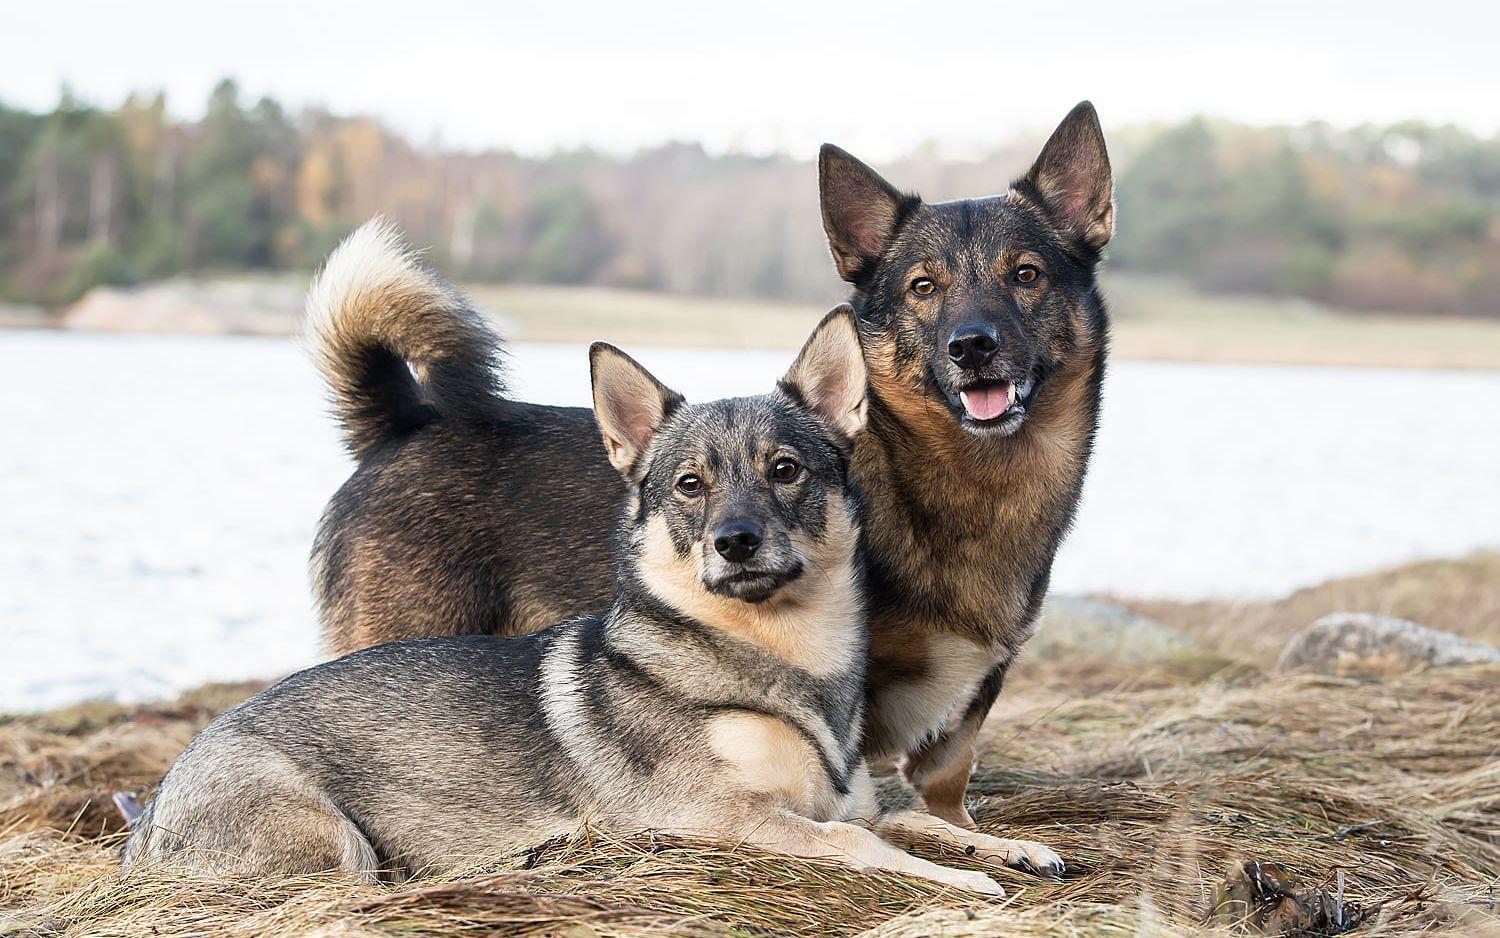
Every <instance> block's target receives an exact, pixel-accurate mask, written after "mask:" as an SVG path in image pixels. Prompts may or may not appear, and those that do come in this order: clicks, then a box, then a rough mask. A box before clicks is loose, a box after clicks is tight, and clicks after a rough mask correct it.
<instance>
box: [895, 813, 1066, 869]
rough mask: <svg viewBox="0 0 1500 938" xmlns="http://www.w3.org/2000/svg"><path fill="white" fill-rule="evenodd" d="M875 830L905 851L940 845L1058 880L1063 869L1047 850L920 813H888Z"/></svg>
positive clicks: (1024, 841)
mask: <svg viewBox="0 0 1500 938" xmlns="http://www.w3.org/2000/svg"><path fill="white" fill-rule="evenodd" d="M875 829H876V830H877V831H879V832H880V833H882V834H884V835H886V836H888V837H890V838H891V839H892V840H894V841H896V842H897V843H900V844H902V845H904V846H908V847H921V846H924V845H928V846H931V845H941V846H944V847H948V848H953V849H958V850H962V851H963V852H964V853H966V854H968V855H969V856H971V857H974V858H975V859H978V860H983V861H984V862H986V863H994V864H998V865H1000V866H1008V867H1010V868H1012V869H1017V870H1024V871H1026V872H1028V873H1035V874H1036V875H1038V876H1061V875H1062V873H1063V870H1064V869H1065V865H1064V864H1063V860H1062V857H1060V856H1058V855H1057V853H1056V852H1055V851H1053V849H1052V848H1051V847H1048V846H1047V845H1046V844H1039V843H1037V842H1036V841H1034V840H1006V839H1004V838H1001V837H991V836H990V835H989V834H981V833H979V832H978V831H972V830H968V829H966V828H962V827H959V826H957V825H956V824H950V823H948V822H947V821H945V820H943V819H942V818H938V817H933V816H932V815H930V814H923V813H922V812H920V811H908V810H900V811H892V812H891V813H889V814H886V815H883V816H881V818H880V820H879V821H877V822H876V824H875Z"/></svg>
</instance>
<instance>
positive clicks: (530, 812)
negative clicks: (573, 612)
mask: <svg viewBox="0 0 1500 938" xmlns="http://www.w3.org/2000/svg"><path fill="white" fill-rule="evenodd" d="M591 363H592V366H593V375H594V385H595V401H596V409H597V411H598V415H599V425H600V429H601V431H602V434H603V436H604V439H605V441H606V442H607V444H608V448H609V452H610V460H611V462H612V463H613V464H614V466H615V467H616V468H617V469H618V470H619V471H620V473H621V475H622V477H623V478H624V479H625V480H626V481H627V483H628V484H629V485H630V486H631V492H632V497H631V498H630V499H628V500H627V502H626V504H625V505H624V506H622V507H623V508H624V511H623V512H622V515H621V517H620V519H619V522H620V523H619V526H618V536H619V538H620V540H621V545H622V553H623V554H624V556H625V557H626V558H627V559H626V561H625V562H624V563H622V564H621V569H620V580H619V586H618V592H617V594H616V597H615V601H614V603H613V605H612V606H611V608H610V609H609V611H608V612H605V613H599V614H595V615H591V616H583V617H581V618H578V619H574V620H571V621H568V622H564V623H560V624H558V625H556V626H555V627H553V628H550V629H545V630H543V631H541V632H538V633H534V634H531V635H526V636H520V637H511V638H499V637H493V636H450V637H442V638H427V639H416V640H413V641H409V642H397V643H390V644H384V645H378V646H376V647H374V648H369V649H365V650H363V651H360V652H356V653H354V654H352V655H349V656H347V657H344V658H340V659H338V660H336V661H333V662H329V663H327V664H324V665H321V666H319V667H316V668H312V669H309V670H306V671H303V672H300V673H298V674H296V675H293V676H292V677H290V678H288V679H287V680H285V681H283V682H281V683H280V684H278V685H276V686H275V687H273V688H270V689H268V690H266V691H264V692H262V693H260V694H258V695H256V696H255V697H253V698H251V699H250V700H249V701H247V702H245V703H244V704H241V705H240V706H238V707H236V708H234V709H233V710H231V711H229V712H228V713H226V714H224V715H223V716H221V717H220V718H219V719H218V720H216V721H215V722H214V723H213V724H212V725H211V726H210V727H208V728H207V729H206V730H205V731H204V732H203V733H201V734H200V735H199V736H198V738H197V739H195V740H194V741H193V743H192V744H191V745H190V746H189V747H188V749H187V751H186V752H184V753H183V755H182V756H181V757H180V758H179V759H178V761H177V763H176V764H175V765H174V766H173V767H172V769H171V771H170V772H169V773H168V774H167V777H166V778H165V780H164V781H163V783H162V786H161V789H160V791H159V792H158V793H157V796H156V798H155V799H154V800H153V801H152V803H151V805H150V806H149V807H148V808H147V809H146V812H145V813H144V814H143V815H142V816H141V817H140V818H139V819H138V822H137V823H136V824H135V826H134V828H133V830H132V833H131V836H130V838H129V840H128V841H127V843H126V845H125V848H124V850H123V854H122V860H123V862H124V864H125V866H126V867H127V868H136V867H140V866H146V865H151V866H158V867H165V868H167V869H172V870H183V871H188V872H196V873H203V872H206V873H210V874H225V873H230V874H243V873H250V874H262V873H284V874H285V873H289V874H311V873H319V872H323V871H329V870H332V871H338V872H341V873H343V874H346V875H349V876H353V877H356V878H358V879H361V880H363V881H366V882H375V881H378V880H380V879H401V878H405V877H407V876H409V875H412V874H420V873H422V872H424V871H430V872H445V871H451V870H454V869H463V868H468V867H474V866H483V865H486V864H487V863H488V862H491V861H493V860H494V859H495V858H498V857H500V856H503V855H504V854H506V853H510V852H512V851H515V850H519V849H522V848H525V847H528V846H531V845H533V844H535V843H536V842H538V841H540V840H544V839H547V838H549V837H555V836H558V835H560V834H564V833H567V832H568V831H570V830H572V829H574V828H576V827H577V826H578V825H580V824H582V823H593V824H595V825H598V826H604V827H610V828H615V829H621V828H623V829H626V830H638V829H653V830H662V831H666V832H671V833H677V834H685V835H692V836H698V837H710V838H715V839H727V840H731V841H735V842H740V843H750V844H754V845H758V846H761V847H764V848H767V849H769V850H773V851H779V852H783V853H790V854H794V855H798V856H810V857H826V858H829V859H834V860H837V861H839V862H842V863H844V864H846V865H849V866H853V867H856V868H860V869H881V870H887V871H891V872H899V873H906V874H910V875H914V876H920V877H924V878H927V879H931V880H935V881H937V882H939V883H943V884H946V885H949V886H954V887H957V888H961V889H966V890H972V891H976V892H980V893H984V894H989V895H1000V894H1003V890H1002V889H1001V887H1000V886H999V884H998V883H996V882H995V881H994V880H993V879H991V878H990V877H989V876H987V875H986V874H984V873H982V872H978V871H972V870H961V869H954V868H950V867H945V866H940V865H938V864H936V863H933V862H931V861H929V860H924V859H921V858H919V857H915V856H912V855H911V854H909V853H906V852H905V851H903V850H901V849H900V848H899V847H897V846H896V845H894V844H893V843H890V842H887V841H886V840H884V839H882V836H881V834H882V833H889V834H890V835H891V836H892V837H894V838H896V839H898V840H900V841H902V842H906V843H924V844H927V845H934V844H944V845H948V846H950V847H959V848H964V849H966V850H967V851H968V852H969V853H970V855H971V856H974V857H975V858H977V859H978V860H980V861H982V862H986V863H991V864H1004V863H1013V864H1025V865H1028V866H1031V867H1032V868H1046V869H1050V870H1060V868H1061V861H1060V860H1059V859H1058V858H1057V856H1056V855H1055V854H1053V853H1052V852H1051V851H1050V850H1048V849H1047V848H1046V847H1044V846H1042V845H1040V844H1035V843H1029V842H1024V841H1005V840H1000V839H998V838H994V837H989V836H986V835H983V834H976V833H973V832H970V831H965V830H960V829H957V828H953V827H951V826H950V825H947V824H945V823H943V822H942V821H940V820H938V819H936V818H932V817H926V816H923V815H920V814H918V813H916V812H912V811H907V810H896V811H882V810H881V809H880V807H879V805H878V804H877V799H876V793H875V788H874V785H873V783H872V781H871V777H870V772H869V769H868V767H867V766H866V764H865V762H864V759H863V758H862V757H861V756H860V753H859V746H860V737H859V732H860V726H861V720H862V707H863V703H864V690H863V687H864V683H863V675H864V668H865V661H866V659H865V656H864V653H863V652H864V645H865V622H864V617H863V615H862V597H861V594H860V588H859V569H860V533H859V531H860V529H859V521H858V500H859V499H858V491H857V488H856V486H855V485H854V484H853V482H852V480H851V474H850V471H849V458H848V457H849V454H850V451H851V450H852V447H853V440H852V437H853V436H854V435H855V434H857V433H858V432H859V430H860V429H861V428H862V426H863V422H864V413H865V410H864V407H863V402H864V400H865V396H866V381H865V373H864V367H863V363H862V358H861V352H860V348H859V342H858V337H857V334H856V332H855V329H854V324H853V319H852V315H851V314H850V311H849V310H848V308H847V307H845V308H843V309H841V310H840V311H837V312H835V313H834V314H832V315H830V316H829V317H828V318H827V319H825V321H824V323H823V324H822V325H821V326H820V327H819V329H818V330H817V331H816V332H815V333H814V335H813V337H812V338H811V339H809V342H808V347H807V349H805V350H804V353H803V355H802V356H800V357H799V358H798V360H797V362H796V363H795V364H794V365H793V366H792V368H791V370H790V371H789V372H788V373H787V376H786V377H785V378H784V379H783V381H782V382H781V383H780V385H779V386H778V388H777V390H776V391H774V392H773V393H771V394H768V395H764V396H761V397H756V398H740V399H734V400H726V401H716V402H711V403H708V404H702V405H697V406H691V405H687V404H686V403H684V402H683V401H682V399H681V397H680V396H678V395H676V394H675V393H674V392H672V391H670V390H668V389H667V388H665V387H664V386H662V385H661V384H660V383H659V382H657V381H656V380H655V379H654V378H652V377H651V376H650V375H649V374H648V373H647V372H645V371H644V369H641V368H640V366H639V365H637V364H636V363H635V362H634V361H632V360H631V359H629V358H628V357H627V356H625V355H624V354H623V353H620V352H619V351H618V350H615V349H613V348H611V347H608V346H603V345H597V346H595V348H594V349H593V350H592V354H591ZM783 470H785V471H783ZM690 480H692V481H693V482H694V484H693V485H692V486H691V487H690V486H689V484H688V483H689V481H690ZM658 522H661V523H658ZM731 533H732V534H734V535H736V537H735V538H731V537H730V536H729V535H730V534H731ZM747 533H753V538H752V539H751V540H745V539H744V535H746V534H747ZM752 541H753V543H752ZM715 558H717V559H715ZM820 649H821V650H822V652H823V654H822V655H819V654H818V652H819V650H820Z"/></svg>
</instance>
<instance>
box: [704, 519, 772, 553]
mask: <svg viewBox="0 0 1500 938" xmlns="http://www.w3.org/2000/svg"><path fill="white" fill-rule="evenodd" d="M764 539H765V532H764V531H763V530H761V527H760V525H758V524H756V523H755V522H754V521H745V520H738V521H727V522H725V523H724V524H721V525H719V527H718V528H717V529H716V530H715V531H714V550H716V551H718V552H719V556H720V557H723V558H724V559H725V560H728V561H729V562H730V563H744V562H745V561H747V560H749V559H750V558H751V557H754V556H755V551H756V550H757V549H758V548H759V547H760V542H761V541H762V540H764Z"/></svg>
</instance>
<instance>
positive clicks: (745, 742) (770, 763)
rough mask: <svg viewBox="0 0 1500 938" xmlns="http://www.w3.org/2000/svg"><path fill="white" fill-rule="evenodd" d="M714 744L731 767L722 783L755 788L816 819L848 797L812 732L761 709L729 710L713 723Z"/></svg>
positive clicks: (822, 818)
mask: <svg viewBox="0 0 1500 938" xmlns="http://www.w3.org/2000/svg"><path fill="white" fill-rule="evenodd" d="M708 743H709V748H710V750H712V752H713V753H714V755H716V756H718V757H719V758H720V759H721V760H723V761H724V762H725V763H726V765H727V767H728V776H727V777H725V778H722V779H704V782H705V785H716V786H721V787H728V788H731V789H739V790H741V791H748V792H752V793H754V794H757V795H761V796H765V797H768V798H770V799H771V800H772V801H773V802H774V803H775V804H777V805H779V806H781V807H784V808H785V809H787V810H789V811H792V812H794V813H796V814H800V815H802V816H804V817H808V818H812V819H813V820H815V821H825V820H831V819H834V818H835V817H836V816H837V815H838V814H839V813H840V811H839V808H840V802H841V800H842V798H841V796H840V795H839V793H838V791H837V790H836V789H835V788H834V786H833V782H832V780H831V779H830V778H829V777H828V773H827V772H825V771H824V769H823V764H822V761H821V760H820V759H819V758H818V754H817V752H816V751H815V750H814V749H813V747H812V745H811V744H810V743H809V742H808V740H807V738H806V737H804V736H803V735H802V734H801V733H798V732H797V731H796V730H794V729H792V728H791V727H790V726H788V725H787V724H786V723H785V722H783V721H781V720H778V719H775V718H774V717H769V716H765V715H763V714H758V713H744V712H736V713H726V714H724V715H723V716H719V717H716V718H715V719H714V720H713V721H712V722H711V723H710V724H709V727H708Z"/></svg>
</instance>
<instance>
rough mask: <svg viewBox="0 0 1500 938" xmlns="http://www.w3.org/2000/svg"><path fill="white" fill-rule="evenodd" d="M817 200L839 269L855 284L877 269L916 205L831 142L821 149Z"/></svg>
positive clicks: (840, 273)
mask: <svg viewBox="0 0 1500 938" xmlns="http://www.w3.org/2000/svg"><path fill="white" fill-rule="evenodd" d="M818 196H819V199H820V200H821V202H822V205H823V230H824V231H826V232H827V233H828V249H829V250H830V251H832V252H833V263H834V266H836V267H837V268H838V270H839V276H840V277H843V278H844V279H845V280H847V281H849V282H850V283H855V282H857V281H859V280H860V279H861V276H862V275H863V274H867V273H868V272H869V270H870V268H871V267H873V266H874V263H875V260H876V259H877V258H879V257H880V254H881V252H882V251H884V250H885V246H886V244H887V243H888V242H889V241H890V239H891V235H893V234H895V233H896V226H897V225H899V224H900V223H901V218H902V216H903V215H905V214H906V212H907V211H908V210H909V209H910V207H911V205H913V204H915V203H916V201H917V199H916V197H915V196H904V195H902V194H901V193H900V192H899V191H897V190H896V188H895V187H894V186H892V185H891V184H890V183H888V182H886V181H885V180H884V179H882V178H880V174H879V173H877V172H875V170H873V169H871V168H870V167H868V166H866V165H865V164H863V163H861V162H860V161H859V160H857V159H855V158H854V157H852V156H850V155H849V154H848V153H845V152H844V151H843V150H840V149H839V148H838V147H836V146H834V145H833V144H831V143H825V144H823V148H822V149H821V150H819V151H818Z"/></svg>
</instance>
